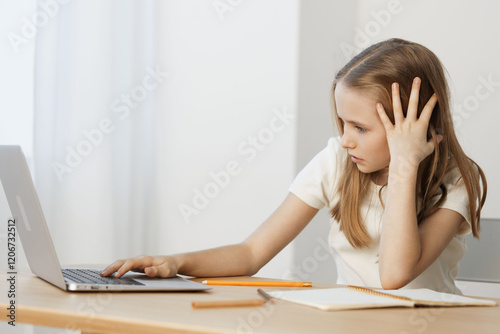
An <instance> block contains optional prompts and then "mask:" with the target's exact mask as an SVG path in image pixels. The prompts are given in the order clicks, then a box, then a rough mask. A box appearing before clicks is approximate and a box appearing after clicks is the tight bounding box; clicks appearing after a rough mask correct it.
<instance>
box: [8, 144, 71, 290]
mask: <svg viewBox="0 0 500 334" xmlns="http://www.w3.org/2000/svg"><path fill="white" fill-rule="evenodd" d="M0 180H1V182H2V185H3V188H4V191H5V196H6V197H7V201H8V202H9V206H10V211H11V213H12V215H13V218H14V220H15V222H16V228H17V231H18V233H19V237H20V239H21V243H22V245H23V248H24V252H25V254H26V259H27V260H28V264H29V266H30V269H31V271H32V272H33V273H34V274H35V275H37V276H39V277H40V278H43V279H44V280H46V281H48V282H50V283H52V284H54V285H56V286H58V287H59V288H61V289H63V290H66V283H65V281H64V277H63V275H62V272H61V267H60V265H59V260H58V259H57V255H56V251H55V249H54V244H53V243H52V238H51V237H50V234H49V230H48V228H47V224H46V222H45V218H44V216H43V212H42V208H41V207H40V202H39V200H38V196H37V194H36V191H35V187H34V185H33V180H32V178H31V174H30V171H29V169H28V164H27V163H26V158H25V157H24V154H23V152H22V150H21V147H19V146H0Z"/></svg>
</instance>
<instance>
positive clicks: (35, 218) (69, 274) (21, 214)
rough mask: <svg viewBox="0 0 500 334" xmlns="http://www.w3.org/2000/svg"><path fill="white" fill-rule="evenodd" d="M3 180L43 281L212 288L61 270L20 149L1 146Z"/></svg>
mask: <svg viewBox="0 0 500 334" xmlns="http://www.w3.org/2000/svg"><path fill="white" fill-rule="evenodd" d="M0 181H1V184H2V185H3V188H4V191H5V196H6V198H7V201H8V203H9V206H10V210H11V213H12V215H13V218H14V221H15V225H16V228H17V233H18V234H19V238H20V239H21V243H22V246H23V249H24V252H25V254H26V259H27V261H28V265H29V267H30V269H31V271H32V272H33V274H35V275H37V276H38V277H40V278H41V279H43V280H45V281H47V282H49V283H51V284H53V285H55V286H57V287H58V288H61V289H63V290H65V291H202V290H208V289H210V287H208V286H206V285H205V284H201V283H197V282H193V281H190V280H187V279H185V278H183V277H180V276H176V277H172V278H152V277H147V276H146V275H145V274H141V273H127V274H125V275H123V276H122V277H120V278H115V277H101V276H100V274H99V273H100V270H98V269H92V268H61V267H60V265H59V260H58V258H57V254H56V251H55V248H54V244H53V243H52V238H51V236H50V233H49V229H48V227H47V224H46V222H45V218H44V216H43V212H42V208H41V207H40V202H39V200H38V195H37V193H36V190H35V187H34V184H33V180H32V178H31V174H30V171H29V169H28V164H27V163H26V158H25V156H24V154H23V152H22V150H21V147H20V146H1V145H0Z"/></svg>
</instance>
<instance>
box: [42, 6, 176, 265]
mask: <svg viewBox="0 0 500 334" xmlns="http://www.w3.org/2000/svg"><path fill="white" fill-rule="evenodd" d="M46 3H47V1H39V8H40V6H44V4H46ZM52 3H53V8H52V9H50V8H49V9H47V8H46V7H45V8H40V12H42V11H43V12H45V13H46V14H47V15H48V16H49V17H50V20H51V22H50V24H48V25H47V26H45V27H44V28H43V29H40V30H39V31H38V34H37V39H36V51H35V59H36V60H35V118H34V160H35V182H36V186H37V190H38V193H39V196H40V201H41V204H42V207H43V209H44V213H45V216H46V219H47V221H48V225H49V228H50V230H51V233H52V237H53V239H54V243H55V246H56V250H57V251H59V257H60V261H61V263H62V264H64V263H69V262H72V263H89V262H96V261H100V262H101V263H108V262H109V261H111V260H113V259H115V258H116V257H125V256H133V255H136V254H137V253H139V252H155V251H156V248H155V247H156V238H155V235H157V233H156V232H155V230H154V227H152V226H154V224H152V222H153V221H155V214H156V212H157V207H156V204H155V203H156V202H157V201H156V200H155V194H156V193H157V192H156V190H155V184H154V179H155V178H154V177H155V174H156V169H155V168H156V165H157V164H156V162H155V156H156V155H155V154H154V150H155V145H156V143H157V142H158V140H157V139H158V138H157V136H158V131H157V127H156V124H157V123H158V120H157V118H158V115H157V110H156V108H155V95H156V93H157V88H158V87H159V86H160V85H161V84H162V81H163V80H164V79H165V76H166V75H165V73H164V72H162V71H163V70H162V68H161V64H159V63H158V62H157V59H156V51H155V45H156V36H155V33H156V28H155V27H156V6H157V4H156V2H155V1H134V0H115V1H100V0H87V1H72V2H67V1H65V2H64V3H63V2H62V1H61V2H56V1H54V2H52ZM45 6H46V5H45ZM51 11H52V14H53V15H50V14H51ZM82 250H84V251H82Z"/></svg>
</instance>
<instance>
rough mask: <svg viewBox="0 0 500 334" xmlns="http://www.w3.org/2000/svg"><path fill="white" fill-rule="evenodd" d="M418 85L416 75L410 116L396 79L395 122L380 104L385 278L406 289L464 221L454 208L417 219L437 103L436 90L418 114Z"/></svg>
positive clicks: (385, 282) (388, 286)
mask: <svg viewBox="0 0 500 334" xmlns="http://www.w3.org/2000/svg"><path fill="white" fill-rule="evenodd" d="M419 88H420V79H418V78H415V80H414V82H413V86H412V91H411V94H410V100H409V104H408V113H407V116H406V118H405V117H404V116H403V112H402V107H401V100H400V97H399V86H398V85H397V84H393V87H392V94H393V108H394V118H395V124H394V125H393V124H392V122H391V121H390V120H389V118H388V117H387V114H386V113H385V111H384V109H383V107H382V106H381V105H380V104H377V110H378V112H379V116H380V118H381V120H382V122H383V123H384V126H385V129H386V132H387V140H388V144H389V150H390V154H391V162H390V164H389V179H388V184H387V197H386V198H387V199H386V207H385V211H384V216H383V227H382V233H381V239H380V253H379V256H380V258H379V268H380V280H381V283H382V287H383V288H384V289H398V288H401V287H403V286H405V285H406V284H408V283H409V282H411V281H412V280H413V279H414V278H416V277H417V276H418V275H420V274H421V273H422V272H423V271H424V270H425V269H426V268H427V267H429V266H430V265H431V264H432V263H433V262H434V261H435V260H436V259H437V258H438V256H439V255H440V254H441V253H442V252H443V250H444V249H445V248H446V246H447V245H448V243H449V242H450V241H451V240H452V239H453V237H454V236H455V235H456V233H457V232H458V230H459V227H460V224H461V223H462V222H463V220H464V218H463V217H462V216H461V215H460V214H459V213H457V212H455V211H452V210H448V209H439V210H437V211H436V212H435V213H434V214H433V215H431V216H430V217H428V218H426V219H425V220H424V221H422V222H421V223H420V224H418V222H417V213H416V207H415V203H416V202H415V190H416V180H417V171H418V166H419V164H420V162H421V161H422V160H423V159H424V158H425V157H427V156H428V155H429V154H430V153H432V151H433V150H434V145H433V144H432V142H428V141H427V137H426V133H427V128H428V124H429V119H430V117H431V114H432V110H433V109H434V106H435V105H436V102H437V97H436V95H433V96H432V97H431V98H430V99H429V101H428V102H427V104H426V105H425V107H424V109H423V110H422V113H421V115H420V117H419V118H418V119H417V105H418V96H419Z"/></svg>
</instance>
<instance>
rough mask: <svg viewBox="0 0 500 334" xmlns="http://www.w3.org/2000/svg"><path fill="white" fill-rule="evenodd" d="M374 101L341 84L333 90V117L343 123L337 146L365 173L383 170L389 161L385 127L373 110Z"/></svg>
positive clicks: (361, 92) (359, 91)
mask: <svg viewBox="0 0 500 334" xmlns="http://www.w3.org/2000/svg"><path fill="white" fill-rule="evenodd" d="M377 102H378V101H377V100H375V99H373V98H372V97H370V96H368V95H367V94H366V93H365V94H364V93H363V91H361V90H356V89H353V88H349V87H347V86H345V85H344V84H343V83H342V81H341V82H339V83H338V84H337V86H336V88H335V104H336V107H337V115H338V117H339V118H341V119H342V121H343V123H344V135H343V136H342V140H341V145H342V147H344V148H345V149H347V152H348V153H349V155H350V156H351V159H352V161H353V162H354V163H355V164H356V166H357V167H358V169H359V170H360V171H361V172H362V173H366V174H368V173H373V172H377V171H380V170H384V169H386V168H387V167H388V166H389V162H390V160H391V156H390V154H389V146H388V144H387V137H386V132H385V128H384V125H383V124H382V121H381V120H380V118H379V116H378V113H377V110H376V107H375V104H376V103H377Z"/></svg>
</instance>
